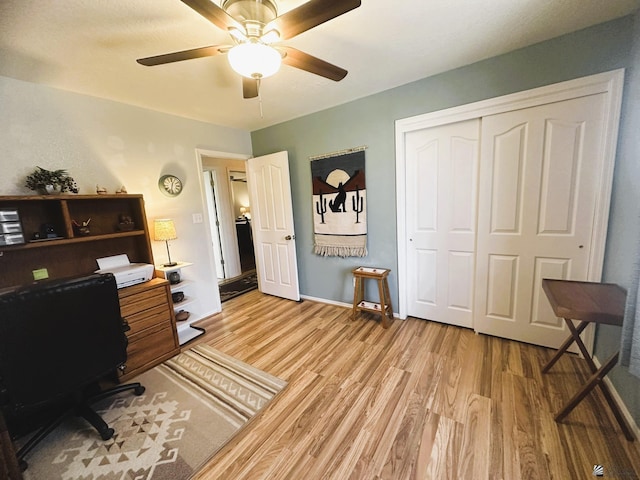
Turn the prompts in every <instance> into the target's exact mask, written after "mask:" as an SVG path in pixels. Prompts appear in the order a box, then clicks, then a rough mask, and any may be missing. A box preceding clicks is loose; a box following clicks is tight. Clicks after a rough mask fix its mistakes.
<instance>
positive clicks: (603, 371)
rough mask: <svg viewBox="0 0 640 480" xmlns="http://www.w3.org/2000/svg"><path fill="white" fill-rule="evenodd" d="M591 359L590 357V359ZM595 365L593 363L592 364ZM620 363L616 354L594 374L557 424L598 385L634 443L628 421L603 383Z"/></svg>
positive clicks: (559, 414)
mask: <svg viewBox="0 0 640 480" xmlns="http://www.w3.org/2000/svg"><path fill="white" fill-rule="evenodd" d="M589 359H590V357H589ZM591 363H593V361H592V362H591ZM617 363H618V353H616V354H614V355H613V356H612V357H611V358H610V359H609V360H608V361H607V362H606V363H605V364H604V365H602V366H601V367H600V369H598V370H596V371H595V372H593V375H591V377H590V378H589V381H588V382H587V383H586V384H585V385H584V386H583V387H582V388H581V389H580V390H579V391H578V392H577V393H576V394H575V395H574V396H573V398H572V399H571V400H569V402H567V404H566V405H565V406H564V407H563V408H562V410H560V412H558V414H557V415H556V417H555V420H556V422H560V421H562V420H563V419H564V418H565V417H566V416H567V415H568V414H569V413H570V412H571V411H572V410H573V409H574V408H575V407H576V406H577V405H578V404H579V403H580V402H581V401H582V399H584V397H586V396H587V394H589V392H591V390H593V389H594V388H595V387H596V385H599V386H600V390H601V391H602V394H603V395H604V398H605V400H606V401H607V403H608V404H609V408H611V411H612V412H613V416H614V417H616V420H617V421H618V424H619V425H620V428H621V429H622V433H624V436H625V438H626V439H627V440H629V441H633V440H634V439H635V437H634V435H633V432H632V431H631V428H630V427H629V425H628V424H627V421H626V419H625V418H624V416H623V415H622V412H621V411H620V409H619V408H618V404H617V403H616V402H615V400H614V399H613V396H612V395H611V392H610V391H609V388H608V387H607V385H606V384H605V383H603V380H604V377H605V376H606V375H607V373H609V371H610V370H611V369H612V368H613V367H614V366H615V365H616V364H617Z"/></svg>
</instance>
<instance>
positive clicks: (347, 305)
mask: <svg viewBox="0 0 640 480" xmlns="http://www.w3.org/2000/svg"><path fill="white" fill-rule="evenodd" d="M300 298H301V299H303V300H311V301H312V302H318V303H326V304H329V305H335V306H337V307H345V308H353V304H352V303H345V302H336V301H335V300H327V299H326V298H318V297H311V296H309V295H300ZM393 318H397V319H400V317H399V316H398V314H397V313H396V312H393Z"/></svg>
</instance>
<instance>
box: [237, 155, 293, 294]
mask: <svg viewBox="0 0 640 480" xmlns="http://www.w3.org/2000/svg"><path fill="white" fill-rule="evenodd" d="M247 185H248V187H249V197H250V200H251V214H252V225H253V245H254V250H255V256H256V271H257V274H258V288H259V289H260V291H261V292H264V293H268V294H270V295H276V296H278V297H283V298H288V299H290V300H296V301H298V300H300V291H299V287H298V263H297V259H296V242H295V231H294V228H293V206H292V202H291V183H290V180H289V158H288V154H287V152H278V153H272V154H270V155H265V156H262V157H256V158H250V159H249V160H247Z"/></svg>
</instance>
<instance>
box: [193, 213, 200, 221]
mask: <svg viewBox="0 0 640 480" xmlns="http://www.w3.org/2000/svg"><path fill="white" fill-rule="evenodd" d="M193 223H202V214H201V213H194V214H193Z"/></svg>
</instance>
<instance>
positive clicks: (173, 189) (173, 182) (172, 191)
mask: <svg viewBox="0 0 640 480" xmlns="http://www.w3.org/2000/svg"><path fill="white" fill-rule="evenodd" d="M158 188H160V191H161V192H162V193H164V194H165V195H168V196H170V197H175V196H177V195H179V194H180V192H182V180H180V179H179V178H178V177H176V176H175V175H163V176H161V177H160V180H158Z"/></svg>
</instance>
